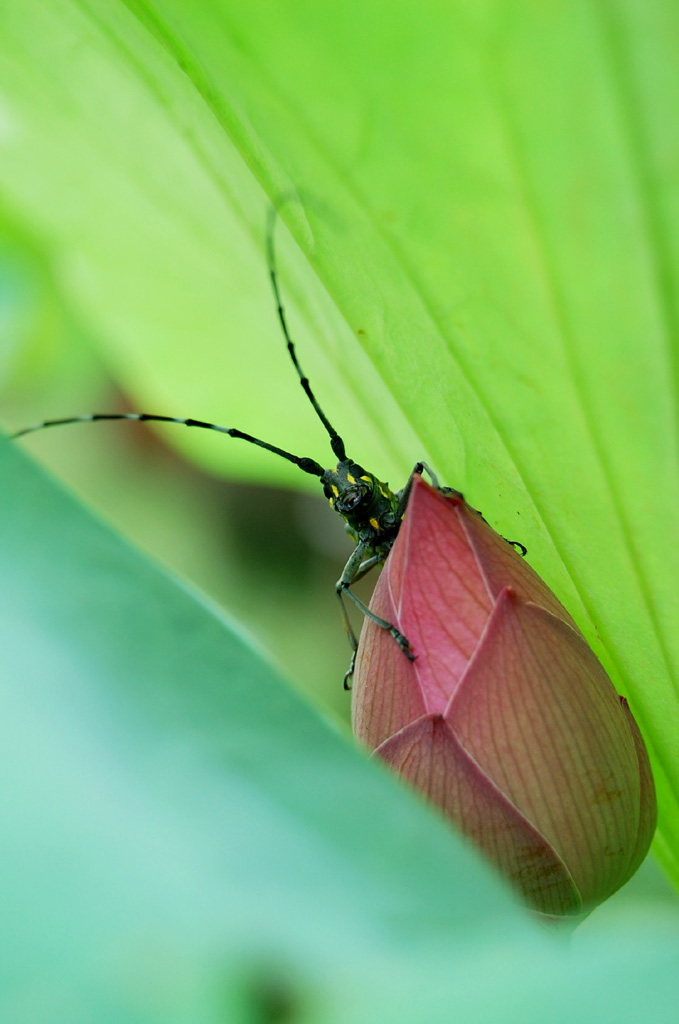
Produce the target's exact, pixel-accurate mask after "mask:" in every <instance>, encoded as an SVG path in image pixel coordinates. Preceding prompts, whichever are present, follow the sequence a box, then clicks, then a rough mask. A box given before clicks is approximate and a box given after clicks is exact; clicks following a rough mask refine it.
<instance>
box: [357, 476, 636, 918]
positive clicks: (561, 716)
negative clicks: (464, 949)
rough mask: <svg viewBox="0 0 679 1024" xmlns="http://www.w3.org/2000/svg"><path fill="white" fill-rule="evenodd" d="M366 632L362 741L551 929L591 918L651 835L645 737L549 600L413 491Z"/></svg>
mask: <svg viewBox="0 0 679 1024" xmlns="http://www.w3.org/2000/svg"><path fill="white" fill-rule="evenodd" d="M370 607H371V609H372V610H373V611H374V612H376V614H377V615H379V616H381V617H382V618H384V619H386V620H387V621H389V622H391V623H393V624H394V625H395V626H396V627H397V628H398V629H399V630H400V631H401V632H402V633H403V634H404V635H405V636H406V637H408V639H409V640H410V642H411V644H412V648H413V652H414V654H415V655H416V660H415V661H409V660H408V659H407V658H406V657H404V655H403V653H402V651H401V650H400V649H399V648H398V646H397V644H395V643H394V640H393V639H392V637H391V636H390V635H389V634H388V632H386V631H385V630H383V629H380V628H379V627H378V626H376V625H375V624H374V623H373V622H371V621H370V620H368V619H366V621H365V623H364V626H363V632H362V633H361V640H360V645H359V651H358V659H357V662H356V672H355V675H354V695H353V727H354V733H355V735H356V737H357V738H358V739H359V740H361V741H362V742H363V743H365V744H367V746H368V747H369V748H370V749H371V750H373V751H374V752H375V754H376V755H377V756H378V757H381V758H382V759H383V760H384V761H386V762H387V764H389V765H390V766H391V767H392V768H393V769H394V770H395V771H397V772H398V773H399V774H400V775H401V776H403V778H404V779H407V780H408V781H409V782H410V783H411V784H412V785H413V786H415V787H416V788H417V789H419V790H421V791H422V792H423V793H424V794H425V795H426V796H427V797H428V798H429V799H430V800H431V801H432V802H433V803H434V804H436V805H437V806H438V807H439V808H440V809H441V810H442V811H443V812H444V814H446V815H447V816H448V817H450V818H451V819H452V821H453V822H454V823H455V824H456V825H457V826H458V828H460V829H461V830H462V832H463V833H464V834H465V835H466V836H467V837H468V838H469V839H470V840H471V841H472V842H473V843H475V844H476V845H477V846H479V847H480V848H481V850H482V851H483V852H484V853H485V854H486V856H487V857H489V858H490V860H491V861H493V862H494V863H495V864H496V866H497V867H498V868H499V869H500V870H501V871H502V872H503V873H504V874H505V875H506V876H507V877H508V878H509V879H510V880H511V881H512V882H513V883H514V884H515V885H516V886H517V887H518V889H519V890H520V892H521V893H522V894H523V897H524V899H525V900H526V902H527V903H528V904H529V905H530V906H531V907H532V908H533V909H535V910H538V911H541V912H542V913H544V914H549V915H562V914H580V913H582V912H584V911H587V910H590V909H592V908H593V907H594V906H596V905H597V904H598V903H601V902H602V901H603V900H605V899H606V898H607V897H608V896H610V895H611V894H612V893H614V892H615V891H616V889H618V888H619V887H620V886H621V885H623V884H624V883H625V882H626V881H627V880H628V879H629V878H630V877H631V876H632V874H634V872H635V871H636V869H637V868H638V867H639V865H640V863H641V861H642V860H643V858H644V856H645V855H646V852H647V851H648V847H649V845H650V842H651V839H652V837H653V832H654V829H655V822H656V802H655V790H654V786H653V778H652V775H651V769H650V766H649V762H648V755H647V753H646V749H645V747H644V743H643V740H642V738H641V734H640V733H639V730H638V728H637V725H636V723H635V721H634V719H633V718H632V715H631V713H630V711H629V708H628V707H627V701H625V700H624V699H623V698H621V697H619V696H618V694H617V693H616V692H615V690H614V688H613V684H612V683H611V681H610V679H609V678H608V676H607V675H606V673H605V672H604V670H603V668H602V667H601V665H600V663H599V661H598V660H597V658H596V657H595V655H594V654H593V652H592V651H591V650H590V648H589V647H588V645H587V643H586V642H585V640H584V638H583V636H582V634H581V633H580V631H579V629H578V628H577V626H576V625H575V623H574V622H573V620H572V619H571V617H570V615H569V614H568V612H567V611H566V610H565V608H564V607H563V606H562V605H561V603H560V602H559V601H558V600H557V599H556V597H555V596H554V594H553V593H552V592H551V590H549V588H548V587H547V586H545V584H544V583H543V582H542V580H540V578H539V577H538V576H537V575H536V574H535V573H534V572H533V570H532V569H531V568H530V566H529V565H528V564H527V563H526V562H525V561H524V560H523V559H522V558H521V556H520V555H519V554H518V553H517V552H516V551H515V550H514V549H513V548H512V547H511V546H510V545H509V544H508V543H507V541H505V540H503V539H502V538H501V537H500V536H499V535H498V534H497V533H495V531H494V530H493V529H491V527H490V526H488V524H487V523H486V522H485V521H484V520H483V519H482V518H481V516H480V515H479V514H478V513H477V512H475V511H474V510H473V509H471V508H470V507H469V505H467V504H466V503H465V502H464V501H463V500H462V498H460V497H458V496H450V495H445V494H443V493H441V492H439V491H436V490H434V489H433V488H432V487H430V486H429V485H428V484H426V483H425V482H424V481H423V480H422V479H421V478H420V477H416V478H415V480H414V482H413V488H412V492H411V495H410V499H409V503H408V508H407V512H406V515H405V518H404V520H403V525H402V526H401V529H400V531H399V534H398V537H397V539H396V543H395V544H394V547H393V549H392V551H391V553H390V555H389V557H388V559H387V561H386V564H385V567H384V569H383V571H382V575H381V576H380V579H379V581H378V583H377V586H376V588H375V593H374V595H373V599H372V602H371V605H370Z"/></svg>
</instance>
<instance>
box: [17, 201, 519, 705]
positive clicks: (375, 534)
mask: <svg viewBox="0 0 679 1024" xmlns="http://www.w3.org/2000/svg"><path fill="white" fill-rule="evenodd" d="M275 220H276V210H275V209H274V208H273V207H272V208H271V209H270V211H269V216H268V219H267V230H266V253H267V262H268V268H269V277H270V279H271V286H272V288H273V294H274V299H275V303H276V310H277V314H278V319H279V321H280V325H281V328H282V331H283V337H284V339H285V343H286V345H287V348H288V353H289V355H290V359H291V360H292V364H293V366H294V368H295V370H296V372H297V376H298V377H299V382H300V384H301V385H302V388H303V390H304V393H305V394H306V396H307V398H308V399H309V401H310V403H311V405H312V406H313V409H314V411H315V413H316V415H317V416H318V418H319V420H320V421H321V423H322V424H323V426H324V427H325V429H326V431H327V433H328V435H329V437H330V447H331V448H332V451H333V454H334V456H335V458H336V459H337V466H336V467H335V468H334V469H332V468H330V469H324V468H323V466H321V464H320V463H319V462H316V461H315V459H310V458H306V457H304V456H299V455H293V454H292V453H291V452H286V451H285V450H284V449H283V448H278V447H277V446H276V445H273V444H269V443H268V442H267V441H262V440H261V439H260V438H258V437H253V435H252V434H246V433H244V432H243V431H242V430H237V429H236V428H235V427H223V426H220V425H219V424H218V423H207V422H205V421H204V420H195V419H182V418H180V417H177V416H160V415H155V414H153V413H145V412H111V413H89V414H87V415H84V416H68V417H66V418H64V419H55V420H45V421H43V422H42V423H36V424H34V425H33V426H31V427H25V428H24V429H23V430H18V431H17V432H16V433H14V434H13V435H12V437H13V438H17V437H23V436H24V435H25V434H31V433H34V432H35V431H36V430H44V429H45V428H46V427H61V426H66V425H67V424H70V423H93V422H96V421H97V420H136V421H138V422H144V421H145V422H153V423H179V424H181V425H182V426H185V427H199V428H201V429H202V430H216V431H218V432H219V433H220V434H228V435H229V437H234V438H239V439H240V440H242V441H247V442H248V443H249V444H255V445H257V446H258V447H259V448H265V449H266V451H269V452H273V454H274V455H278V456H280V458H282V459H286V460H287V461H288V462H292V463H293V465H295V466H299V468H300V469H301V470H302V472H304V473H309V474H310V475H311V476H316V477H318V478H319V479H320V481H321V484H322V485H323V493H324V494H325V497H326V498H327V499H328V501H329V502H330V506H331V508H333V509H334V510H335V511H336V512H338V513H339V515H341V516H342V518H343V519H344V520H345V522H346V529H347V532H348V533H349V535H350V536H351V538H352V539H353V541H354V543H355V545H356V547H355V548H354V550H353V552H352V553H351V555H350V556H349V559H348V561H347V564H346V565H345V566H344V569H343V571H342V575H341V576H340V578H339V579H338V581H337V583H336V584H335V591H336V593H337V596H338V598H339V602H340V608H341V612H342V620H343V622H344V628H345V630H346V632H347V636H348V637H349V642H350V644H351V650H352V654H351V663H350V665H349V669H348V671H347V672H346V673H345V675H344V688H345V690H348V689H350V680H351V677H352V675H353V672H354V665H355V662H356V652H357V650H358V641H357V639H356V634H355V633H354V630H353V627H352V625H351V622H350V620H349V615H348V613H347V608H346V605H345V603H344V598H345V597H348V598H350V600H351V601H353V603H354V604H355V605H356V607H357V608H358V609H360V611H361V612H362V613H363V615H365V616H367V617H368V618H369V619H371V620H372V621H373V622H375V623H376V624H377V625H378V626H379V627H380V628H381V629H385V630H387V631H388V632H389V633H390V634H391V636H393V638H394V640H395V641H396V643H397V644H398V646H399V647H400V648H401V650H402V651H403V654H404V655H405V657H406V658H409V659H410V660H411V661H413V660H414V659H415V653H414V652H413V650H412V647H411V644H410V642H409V641H408V639H407V637H405V636H404V635H403V634H402V633H400V632H399V630H398V629H396V627H395V626H393V625H392V624H391V623H390V622H387V621H385V620H384V619H382V618H380V617H379V616H378V615H375V614H374V612H372V611H371V610H370V609H369V608H368V607H367V605H365V604H364V603H363V601H361V600H360V599H359V598H358V597H357V596H356V595H355V594H354V593H353V591H352V590H351V585H352V584H353V583H356V582H357V581H358V580H360V579H362V578H363V576H365V575H366V573H368V572H370V570H371V569H374V568H375V567H376V566H378V565H381V564H382V563H383V562H384V561H385V560H386V558H387V555H388V554H389V552H390V551H391V548H392V547H393V544H394V541H395V540H396V535H397V533H398V531H399V527H400V525H401V522H402V521H403V516H404V514H405V510H406V505H407V503H408V495H409V494H410V489H411V487H412V481H413V477H414V476H415V475H416V474H421V473H422V471H423V470H426V471H427V473H428V474H429V476H430V477H431V480H432V483H433V485H434V487H436V488H438V481H437V479H436V477H435V476H434V474H433V473H432V471H431V469H430V468H429V467H428V466H427V464H426V463H425V462H418V463H417V464H416V465H415V466H414V468H413V471H412V473H411V474H410V476H409V478H408V481H407V483H406V485H405V487H402V488H401V490H400V491H395V492H394V491H392V490H390V488H389V486H388V485H387V484H385V483H382V481H380V480H378V479H377V477H376V476H374V475H373V474H372V473H369V472H368V471H367V470H366V469H364V468H363V467H362V466H360V465H359V464H358V463H357V462H354V461H353V460H352V459H350V458H348V457H347V454H346V451H345V448H344V441H343V440H342V438H341V437H340V435H339V434H338V433H337V431H336V430H335V428H334V427H333V425H332V424H331V423H330V420H329V419H328V417H327V416H326V415H325V413H324V412H323V410H322V409H321V407H320V405H319V404H318V401H317V400H316V396H315V395H314V393H313V391H312V390H311V385H310V384H309V380H308V378H307V377H306V376H305V375H304V372H303V370H302V367H301V365H300V363H299V360H298V358H297V352H296V350H295V345H294V342H293V340H292V338H291V336H290V331H289V328H288V322H287V318H286V315H285V310H284V309H283V302H282V299H281V293H280V289H279V285H278V274H277V271H276V260H275V252H274V243H273V236H274V226H275ZM442 490H443V491H444V493H447V494H457V495H459V497H462V495H461V494H460V492H459V491H453V490H452V489H451V488H442ZM509 543H511V544H515V545H516V546H517V547H518V548H519V549H520V550H521V551H522V553H523V554H525V552H526V549H525V548H524V547H523V545H522V544H519V543H518V541H517V542H514V541H510V542H509Z"/></svg>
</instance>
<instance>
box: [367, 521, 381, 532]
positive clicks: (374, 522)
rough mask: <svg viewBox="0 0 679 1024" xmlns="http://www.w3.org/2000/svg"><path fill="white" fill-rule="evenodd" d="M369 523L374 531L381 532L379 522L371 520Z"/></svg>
mask: <svg viewBox="0 0 679 1024" xmlns="http://www.w3.org/2000/svg"><path fill="white" fill-rule="evenodd" d="M368 522H369V523H370V525H371V526H372V528H373V530H379V528H380V524H379V523H378V522H377V520H376V519H369V520H368Z"/></svg>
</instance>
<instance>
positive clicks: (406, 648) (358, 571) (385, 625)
mask: <svg viewBox="0 0 679 1024" xmlns="http://www.w3.org/2000/svg"><path fill="white" fill-rule="evenodd" d="M366 546H367V545H365V544H359V545H358V546H357V547H356V548H355V549H354V550H353V551H352V553H351V556H350V557H349V560H348V562H347V564H346V565H345V566H344V571H343V573H342V575H341V576H340V578H339V579H338V581H337V583H336V584H335V592H336V593H337V597H338V598H339V602H340V608H341V609H342V619H343V622H344V628H345V630H346V633H347V636H348V637H349V643H350V644H351V651H352V654H351V664H350V665H349V670H348V672H347V673H346V674H345V676H344V689H345V690H348V689H350V686H349V680H350V679H351V677H352V675H353V673H354V666H355V664H356V652H357V650H358V640H357V639H356V634H355V633H354V630H353V627H352V625H351V622H350V621H349V615H348V613H347V608H346V605H345V603H344V597H345V595H346V596H347V597H348V598H349V599H350V600H351V601H353V603H354V604H355V605H356V607H357V608H358V609H359V611H361V612H362V613H363V615H365V616H366V618H368V619H370V620H371V622H374V623H375V625H376V626H379V627H380V629H386V630H387V631H388V632H389V633H390V634H391V635H392V636H393V638H394V640H395V641H396V643H397V644H398V645H399V647H400V648H401V650H402V651H403V653H404V654H405V655H406V657H407V658H409V659H410V661H414V660H415V655H414V654H413V653H412V648H411V645H410V641H409V640H408V638H407V637H405V636H404V635H403V633H401V632H400V630H398V629H397V628H396V626H394V625H392V623H391V622H387V620H386V619H382V618H380V616H379V615H375V613H374V612H372V611H371V610H370V608H368V606H367V605H366V604H364V603H363V601H361V599H360V598H358V597H356V595H355V594H354V593H353V592H352V591H351V590H350V589H349V588H350V587H351V584H352V583H355V582H356V581H357V580H359V579H361V577H363V576H365V575H366V573H368V572H370V570H371V569H374V568H375V566H376V565H378V564H379V563H380V562H382V561H383V560H384V559H383V556H381V555H372V556H371V557H370V558H366V559H365V560H364V559H363V555H364V554H365V550H366Z"/></svg>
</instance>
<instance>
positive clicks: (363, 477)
mask: <svg viewBox="0 0 679 1024" xmlns="http://www.w3.org/2000/svg"><path fill="white" fill-rule="evenodd" d="M361 480H366V481H367V482H368V483H369V484H371V483H372V479H371V477H369V476H362V477H361Z"/></svg>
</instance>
